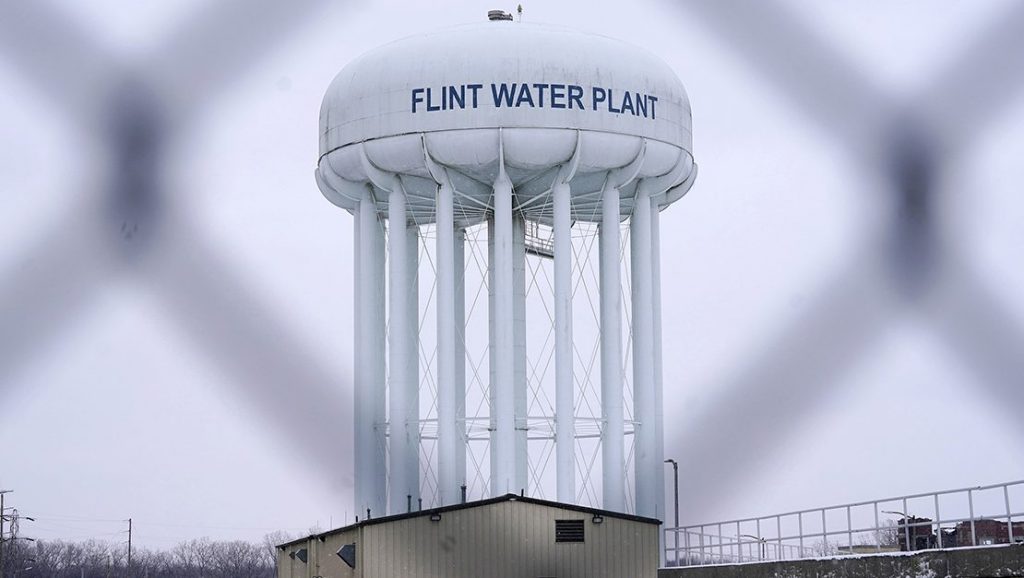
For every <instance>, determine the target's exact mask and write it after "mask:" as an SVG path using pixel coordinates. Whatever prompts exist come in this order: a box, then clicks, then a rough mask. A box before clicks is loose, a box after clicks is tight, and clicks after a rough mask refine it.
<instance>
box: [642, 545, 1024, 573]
mask: <svg viewBox="0 0 1024 578" xmlns="http://www.w3.org/2000/svg"><path fill="white" fill-rule="evenodd" d="M947 576H948V577H950V578H992V577H999V578H1014V577H1024V544H1022V545H1013V546H1009V545H1007V546H990V547H980V548H959V549H955V550H931V551H925V552H915V553H913V554H890V555H884V554H883V555H877V556H854V557H848V558H831V559H817V560H798V561H792V562H765V563H750V564H733V565H721V566H698V567H692V568H663V569H661V570H659V571H658V577H659V578H944V577H947Z"/></svg>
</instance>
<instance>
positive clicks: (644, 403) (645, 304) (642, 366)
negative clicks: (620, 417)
mask: <svg viewBox="0 0 1024 578" xmlns="http://www.w3.org/2000/svg"><path fill="white" fill-rule="evenodd" d="M629 226H630V235H629V238H630V241H629V243H630V264H631V267H632V283H633V287H632V309H633V412H634V415H635V419H636V426H635V429H634V433H633V436H634V437H633V439H634V448H635V450H634V452H635V462H634V466H635V475H634V479H635V482H636V514H637V515H638V516H647V517H651V518H653V517H655V516H656V515H657V514H658V513H659V512H658V505H659V504H660V503H661V502H662V501H663V500H664V496H659V495H657V488H658V483H657V481H658V480H659V479H662V478H663V476H664V472H663V471H662V469H663V467H664V466H663V464H662V462H661V460H662V458H661V456H660V455H659V454H658V440H657V423H656V419H655V414H656V413H657V408H656V406H655V403H656V399H655V397H656V396H655V379H654V370H655V363H654V311H653V309H652V305H653V303H654V292H653V291H654V276H653V268H652V250H653V246H652V238H651V198H650V194H649V193H648V192H647V190H646V187H637V193H636V199H635V203H634V207H633V216H632V217H631V218H630V225H629Z"/></svg>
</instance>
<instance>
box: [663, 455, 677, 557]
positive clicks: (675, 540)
mask: <svg viewBox="0 0 1024 578" xmlns="http://www.w3.org/2000/svg"><path fill="white" fill-rule="evenodd" d="M665 463H666V464H672V477H673V481H674V482H675V485H674V487H675V497H676V504H675V505H676V510H675V515H676V521H675V530H673V532H672V536H673V539H672V543H673V545H674V546H675V553H676V566H678V565H679V463H678V462H676V461H675V460H673V459H671V458H669V459H667V460H665Z"/></svg>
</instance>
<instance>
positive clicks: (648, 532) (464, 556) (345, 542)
mask: <svg viewBox="0 0 1024 578" xmlns="http://www.w3.org/2000/svg"><path fill="white" fill-rule="evenodd" d="M660 523H661V522H659V521H658V520H654V519H651V518H642V517H639V516H632V515H628V514H621V513H616V512H609V511H604V510H597V509H593V508H587V507H583V506H576V505H571V504H562V503H558V502H549V501H546V500H538V499H535V498H529V497H523V496H517V495H515V494H506V495H504V496H499V497H497V498H491V499H488V500H481V501H478V502H470V503H466V504H456V505H452V506H446V507H442V508H435V509H431V510H422V511H417V512H410V513H407V514H398V515H393V516H387V517H382V518H373V519H369V520H363V521H360V522H358V523H356V524H353V525H350V526H346V527H344V528H338V529H336V530H331V531H328V532H324V533H322V534H316V535H313V536H308V537H306V538H302V539H299V540H293V541H291V542H288V543H286V544H281V545H279V546H278V556H277V576H278V578H314V577H322V578H371V577H372V578H391V577H394V578H414V577H417V576H446V577H452V578H459V577H466V578H470V577H472V578H479V577H498V576H500V577H508V578H519V577H522V578H538V577H556V576H557V577H558V578H572V577H579V578H584V577H587V578H600V577H602V576H607V577H610V578H611V577H614V578H622V577H627V576H628V577H631V578H632V577H652V578H653V577H654V576H656V574H657V571H658V562H659V549H658V533H659V529H658V528H659V524H660Z"/></svg>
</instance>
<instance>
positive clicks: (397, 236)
mask: <svg viewBox="0 0 1024 578" xmlns="http://www.w3.org/2000/svg"><path fill="white" fill-rule="evenodd" d="M393 181H394V185H393V186H392V190H391V193H390V195H389V197H388V225H389V227H388V248H389V251H390V258H389V260H388V265H389V275H388V281H389V287H388V298H389V303H390V312H389V314H390V323H389V325H390V327H391V331H390V332H389V334H388V345H389V348H390V351H389V354H390V358H389V362H390V368H391V371H390V380H389V384H388V390H389V392H390V396H389V402H390V407H389V412H388V413H389V420H390V437H389V442H388V444H389V445H388V448H389V454H388V458H389V460H388V465H389V468H388V470H389V481H390V486H389V488H390V491H389V506H390V510H389V513H391V514H398V513H403V512H405V511H406V509H407V508H408V502H407V500H408V498H407V496H412V500H413V501H414V502H415V501H416V500H417V499H418V498H419V493H420V492H419V421H418V420H419V393H418V392H419V371H418V360H419V355H418V353H419V352H418V351H417V345H418V342H417V337H416V336H417V334H418V332H419V327H418V321H419V319H418V311H419V307H418V298H417V294H416V293H417V291H416V288H417V282H416V277H417V275H416V270H417V265H416V263H417V249H418V242H417V227H416V226H415V225H412V226H409V224H408V217H407V211H406V195H405V191H404V189H403V188H402V185H401V182H400V181H399V179H398V178H395V179H393Z"/></svg>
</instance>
